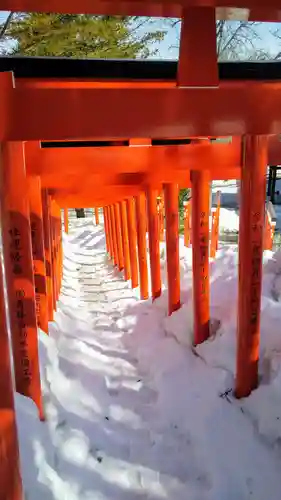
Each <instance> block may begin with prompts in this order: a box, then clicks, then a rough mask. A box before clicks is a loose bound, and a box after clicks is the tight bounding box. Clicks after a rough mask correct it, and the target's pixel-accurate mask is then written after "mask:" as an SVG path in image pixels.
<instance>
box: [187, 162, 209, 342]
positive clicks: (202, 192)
mask: <svg viewBox="0 0 281 500" xmlns="http://www.w3.org/2000/svg"><path fill="white" fill-rule="evenodd" d="M209 180H210V179H209V172H208V171H207V170H202V171H195V170H194V171H192V172H191V181H192V214H191V217H192V223H191V228H192V268H193V310H194V344H195V345H197V344H200V343H201V342H204V341H205V340H206V339H207V338H208V337H209V329H210V290H209V286H210V285H209V210H210V208H209V207H210V190H209Z"/></svg>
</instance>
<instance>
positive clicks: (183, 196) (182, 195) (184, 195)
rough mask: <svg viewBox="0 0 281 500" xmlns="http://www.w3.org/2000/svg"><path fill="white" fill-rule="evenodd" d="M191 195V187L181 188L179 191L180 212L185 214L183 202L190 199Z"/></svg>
mask: <svg viewBox="0 0 281 500" xmlns="http://www.w3.org/2000/svg"><path fill="white" fill-rule="evenodd" d="M190 196H191V189H190V188H186V189H180V191H179V213H180V214H181V215H183V202H184V201H186V200H188V199H189V198H190Z"/></svg>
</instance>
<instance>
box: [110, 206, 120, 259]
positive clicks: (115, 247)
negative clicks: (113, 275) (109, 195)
mask: <svg viewBox="0 0 281 500" xmlns="http://www.w3.org/2000/svg"><path fill="white" fill-rule="evenodd" d="M110 214H111V232H112V240H113V262H114V265H115V266H117V267H119V255H118V251H117V234H116V221H115V211H114V207H113V205H110Z"/></svg>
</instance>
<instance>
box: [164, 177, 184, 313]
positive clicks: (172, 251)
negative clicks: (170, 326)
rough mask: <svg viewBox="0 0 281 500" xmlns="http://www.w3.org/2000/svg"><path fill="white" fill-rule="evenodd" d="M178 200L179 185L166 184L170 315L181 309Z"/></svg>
mask: <svg viewBox="0 0 281 500" xmlns="http://www.w3.org/2000/svg"><path fill="white" fill-rule="evenodd" d="M178 198H179V189H178V185H177V184H174V183H169V184H164V199H165V215H166V252H167V278H168V299H169V300H168V314H169V315H170V314H172V313H173V312H174V311H177V310H178V309H179V308H180V262H179V260H180V259H179V208H178V203H179V200H178Z"/></svg>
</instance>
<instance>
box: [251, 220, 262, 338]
mask: <svg viewBox="0 0 281 500" xmlns="http://www.w3.org/2000/svg"><path fill="white" fill-rule="evenodd" d="M251 236H252V238H251V240H252V241H251V261H252V267H251V269H252V273H251V285H250V311H251V315H250V325H249V326H250V329H251V332H252V333H254V332H255V329H256V327H257V322H258V318H259V309H260V290H261V276H262V238H263V220H262V215H261V213H260V212H254V213H253V214H252V221H251Z"/></svg>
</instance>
